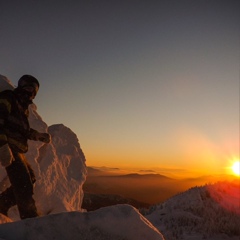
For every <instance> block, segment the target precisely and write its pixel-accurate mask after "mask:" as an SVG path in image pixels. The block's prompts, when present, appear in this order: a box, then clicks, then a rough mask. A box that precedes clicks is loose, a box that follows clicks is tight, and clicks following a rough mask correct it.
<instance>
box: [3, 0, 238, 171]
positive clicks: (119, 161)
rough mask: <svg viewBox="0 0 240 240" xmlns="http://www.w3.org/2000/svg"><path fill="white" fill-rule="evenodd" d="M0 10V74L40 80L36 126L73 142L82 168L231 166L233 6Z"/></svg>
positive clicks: (57, 5)
mask: <svg viewBox="0 0 240 240" xmlns="http://www.w3.org/2000/svg"><path fill="white" fill-rule="evenodd" d="M0 7H1V9H3V11H2V12H1V15H0V29H1V34H2V37H1V39H0V52H1V56H0V70H1V72H0V74H2V75H5V76H7V77H8V78H9V79H10V80H11V81H12V82H13V83H14V84H17V80H18V79H19V77H20V76H21V75H23V74H26V73H28V74H32V75H34V76H35V77H37V78H38V79H39V81H40V83H41V88H40V91H39V94H38V96H37V98H36V100H35V103H36V104H37V106H38V112H39V114H40V115H41V116H42V118H43V120H44V121H45V122H46V123H47V124H48V125H51V124H55V123H63V124H65V125H66V126H68V127H69V128H71V129H72V130H73V131H74V132H75V133H76V134H77V135H78V138H79V141H80V144H81V146H82V149H83V151H84V153H85V155H86V158H87V164H89V165H99V166H102V165H107V166H126V167H130V166H138V167H146V168H151V167H171V168H174V167H176V168H179V167H181V168H184V169H185V168H190V169H193V170H194V169H202V171H205V172H206V171H216V172H224V171H225V170H224V169H226V167H227V166H228V165H229V163H230V162H231V161H232V160H231V159H232V158H237V157H238V158H239V22H240V16H239V10H240V4H239V1H234V0H230V1H229V0H226V1H221V0H219V1H214V0H211V1H204V0H201V1H200V0H196V1H191V0H188V1H147V0H146V1H114V2H113V1H51V2H47V1H38V2H35V1H21V3H20V2H18V1H8V2H3V3H0ZM207 169H209V170H207Z"/></svg>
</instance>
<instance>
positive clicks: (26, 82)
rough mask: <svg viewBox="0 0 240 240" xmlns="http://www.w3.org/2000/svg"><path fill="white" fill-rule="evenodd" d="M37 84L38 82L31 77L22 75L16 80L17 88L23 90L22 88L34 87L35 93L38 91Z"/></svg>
mask: <svg viewBox="0 0 240 240" xmlns="http://www.w3.org/2000/svg"><path fill="white" fill-rule="evenodd" d="M39 86H40V85H39V82H38V80H37V79H36V78H35V77H33V76H31V75H23V76H22V77H21V78H20V79H19V80H18V87H20V88H24V87H34V88H35V90H36V92H37V91H38V89H39Z"/></svg>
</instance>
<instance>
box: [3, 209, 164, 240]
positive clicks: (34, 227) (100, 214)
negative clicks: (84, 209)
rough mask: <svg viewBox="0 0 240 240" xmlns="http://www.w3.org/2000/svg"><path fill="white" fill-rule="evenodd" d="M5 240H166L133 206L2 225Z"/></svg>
mask: <svg viewBox="0 0 240 240" xmlns="http://www.w3.org/2000/svg"><path fill="white" fill-rule="evenodd" d="M0 238H1V239H5V240H15V239H18V240H32V239H35V240H46V239H48V240H53V239H58V240H61V239H72V240H75V239H76V240H78V239H88V240H113V239H114V240H131V239H136V240H146V239H151V240H163V239H164V238H163V236H162V235H161V234H160V233H159V232H158V230H157V229H156V228H155V227H154V226H153V225H152V224H151V223H150V222H148V221H147V220H146V219H143V217H142V216H141V215H140V214H139V212H138V211H137V210H136V209H134V208H133V207H131V206H130V205H116V206H114V207H106V208H102V209H99V210H96V211H94V212H89V213H81V212H76V211H75V212H68V213H61V214H52V215H49V216H47V217H40V218H35V219H26V220H22V221H18V222H14V223H6V224H2V225H0Z"/></svg>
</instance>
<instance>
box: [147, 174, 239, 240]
mask: <svg viewBox="0 0 240 240" xmlns="http://www.w3.org/2000/svg"><path fill="white" fill-rule="evenodd" d="M145 217H146V218H147V219H148V220H149V221H150V222H151V223H152V224H153V225H154V226H156V227H157V228H158V230H159V231H161V232H162V233H163V235H164V237H165V239H166V240H175V239H184V240H191V239H194V240H200V239H208V240H223V239H231V240H239V239H240V181H239V179H236V180H235V181H232V182H218V183H215V184H209V185H206V186H204V187H194V188H191V189H189V190H188V191H186V192H183V193H181V194H179V195H176V196H174V197H172V198H170V199H169V200H168V201H166V202H164V203H163V204H159V205H155V206H153V207H152V209H151V210H150V212H148V213H146V215H145Z"/></svg>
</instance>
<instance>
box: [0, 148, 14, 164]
mask: <svg viewBox="0 0 240 240" xmlns="http://www.w3.org/2000/svg"><path fill="white" fill-rule="evenodd" d="M12 161H13V154H12V150H11V149H10V147H9V145H8V144H5V145H3V146H2V147H0V162H1V165H2V166H3V167H8V166H9V165H10V164H11V163H12Z"/></svg>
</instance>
